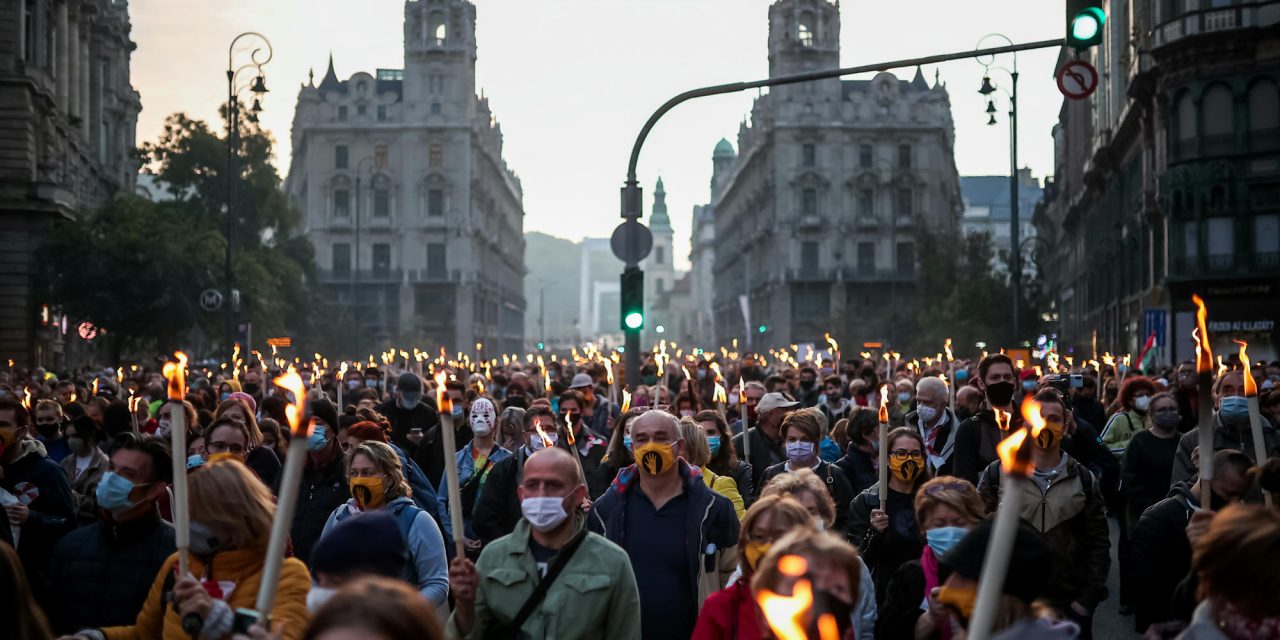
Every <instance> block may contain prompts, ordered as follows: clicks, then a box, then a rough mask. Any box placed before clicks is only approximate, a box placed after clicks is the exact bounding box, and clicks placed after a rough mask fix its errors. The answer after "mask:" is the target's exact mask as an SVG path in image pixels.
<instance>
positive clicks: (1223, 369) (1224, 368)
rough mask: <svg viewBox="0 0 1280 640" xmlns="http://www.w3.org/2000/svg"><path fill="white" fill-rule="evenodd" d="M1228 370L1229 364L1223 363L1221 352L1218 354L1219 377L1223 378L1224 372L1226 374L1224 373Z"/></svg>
mask: <svg viewBox="0 0 1280 640" xmlns="http://www.w3.org/2000/svg"><path fill="white" fill-rule="evenodd" d="M1226 372H1227V365H1226V364H1223V362H1222V354H1221V353H1219V354H1218V377H1219V378H1221V377H1222V374H1224V373H1226Z"/></svg>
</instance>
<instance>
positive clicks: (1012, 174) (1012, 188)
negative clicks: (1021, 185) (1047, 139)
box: [1009, 55, 1022, 347]
mask: <svg viewBox="0 0 1280 640" xmlns="http://www.w3.org/2000/svg"><path fill="white" fill-rule="evenodd" d="M1009 75H1010V76H1012V77H1013V90H1012V91H1010V93H1009V146H1010V152H1009V159H1010V165H1011V166H1010V167H1009V248H1010V249H1012V251H1010V252H1009V260H1010V265H1009V278H1010V282H1011V283H1012V284H1013V339H1014V346H1016V347H1021V346H1022V327H1021V326H1020V324H1021V320H1022V318H1021V317H1019V316H1020V311H1021V306H1022V250H1021V248H1020V245H1019V242H1018V231H1019V229H1018V225H1019V224H1020V222H1021V221H1020V220H1019V217H1020V213H1021V212H1020V211H1019V210H1018V56H1016V55H1015V56H1013V71H1012V72H1011V73H1010V74H1009Z"/></svg>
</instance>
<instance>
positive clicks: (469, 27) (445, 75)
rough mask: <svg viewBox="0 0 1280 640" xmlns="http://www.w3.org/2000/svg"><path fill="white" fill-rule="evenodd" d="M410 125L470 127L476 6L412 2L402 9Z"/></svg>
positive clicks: (449, 0)
mask: <svg viewBox="0 0 1280 640" xmlns="http://www.w3.org/2000/svg"><path fill="white" fill-rule="evenodd" d="M404 94H405V95H404V101H405V103H406V104H407V105H411V106H410V108H409V111H410V112H409V113H407V114H405V115H406V118H405V119H406V120H408V121H409V122H416V123H430V124H432V125H435V126H438V125H445V124H458V125H466V126H469V125H470V123H471V118H472V115H473V114H474V112H475V107H476V99H475V95H476V7H475V5H473V4H471V3H470V2H467V1H466V0H410V2H406V3H405V7H404Z"/></svg>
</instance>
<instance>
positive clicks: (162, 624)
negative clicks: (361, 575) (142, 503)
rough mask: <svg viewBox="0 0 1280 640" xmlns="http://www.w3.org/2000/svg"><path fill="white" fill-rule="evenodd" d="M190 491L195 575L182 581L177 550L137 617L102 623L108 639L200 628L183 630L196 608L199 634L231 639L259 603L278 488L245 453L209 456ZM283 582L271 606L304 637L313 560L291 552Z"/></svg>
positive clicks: (292, 633) (279, 620) (287, 632)
mask: <svg viewBox="0 0 1280 640" xmlns="http://www.w3.org/2000/svg"><path fill="white" fill-rule="evenodd" d="M188 492H189V493H188V495H189V499H190V514H191V554H190V565H189V567H190V574H189V575H187V576H182V577H179V578H177V579H176V580H175V578H174V574H175V567H176V565H177V562H178V554H177V553H174V554H173V555H171V556H169V559H168V560H166V561H165V563H164V565H162V566H161V567H160V571H159V573H157V574H156V580H155V583H154V584H153V586H152V587H151V593H150V594H148V596H147V601H146V603H145V604H143V606H142V611H141V612H140V613H138V619H137V621H136V622H135V623H134V624H133V625H131V626H127V627H107V628H104V629H102V630H101V632H102V635H103V636H105V637H106V638H107V639H108V640H112V639H116V638H120V639H126V638H128V639H132V638H138V639H141V638H165V639H178V638H188V637H191V635H192V634H191V633H189V632H188V631H186V630H184V629H183V624H182V621H183V618H184V617H187V616H192V615H194V616H195V617H196V618H199V619H200V620H201V621H202V624H203V626H202V628H201V629H200V631H199V632H198V635H199V637H201V638H226V637H230V635H231V628H232V623H233V622H234V619H235V611H236V609H239V608H248V609H252V608H253V607H254V605H255V603H256V600H257V596H258V586H259V584H260V582H261V581H262V569H263V565H264V563H265V556H266V553H267V541H268V539H269V537H270V534H271V521H272V518H273V517H274V516H275V511H276V505H275V502H274V501H273V500H272V498H271V492H270V491H268V490H267V487H266V486H265V485H263V484H262V481H260V480H258V478H257V476H255V475H254V474H253V472H252V471H250V470H249V469H248V468H247V467H245V466H244V464H242V463H241V462H240V461H239V460H237V459H219V460H214V461H212V462H207V463H205V464H204V465H203V466H201V467H200V469H198V470H197V471H195V472H193V473H192V474H191V476H190V478H189V480H188ZM277 584H278V586H277V588H276V601H275V608H273V609H272V610H271V611H270V612H263V613H264V614H266V615H267V617H268V618H270V620H271V621H272V625H273V627H274V628H276V629H280V630H283V632H284V637H285V638H288V639H290V640H293V639H296V638H300V637H301V636H302V632H303V631H304V630H305V629H306V626H307V592H308V591H309V590H310V588H311V577H310V575H309V574H308V573H307V567H306V565H304V564H302V561H300V560H298V559H296V558H285V560H284V564H283V565H282V566H281V567H280V578H279V582H278V583H277ZM79 635H83V636H85V637H88V634H84V633H82V634H79Z"/></svg>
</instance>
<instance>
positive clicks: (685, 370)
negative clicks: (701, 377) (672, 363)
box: [680, 365, 693, 380]
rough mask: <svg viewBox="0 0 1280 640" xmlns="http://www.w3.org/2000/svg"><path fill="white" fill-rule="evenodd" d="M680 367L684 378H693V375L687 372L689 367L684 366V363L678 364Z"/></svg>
mask: <svg viewBox="0 0 1280 640" xmlns="http://www.w3.org/2000/svg"><path fill="white" fill-rule="evenodd" d="M680 368H681V369H683V370H684V379H685V380H690V379H692V378H693V376H692V375H690V374H689V367H686V366H684V365H680Z"/></svg>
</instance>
